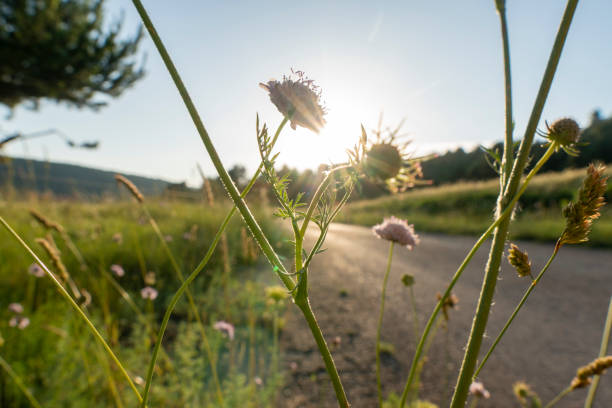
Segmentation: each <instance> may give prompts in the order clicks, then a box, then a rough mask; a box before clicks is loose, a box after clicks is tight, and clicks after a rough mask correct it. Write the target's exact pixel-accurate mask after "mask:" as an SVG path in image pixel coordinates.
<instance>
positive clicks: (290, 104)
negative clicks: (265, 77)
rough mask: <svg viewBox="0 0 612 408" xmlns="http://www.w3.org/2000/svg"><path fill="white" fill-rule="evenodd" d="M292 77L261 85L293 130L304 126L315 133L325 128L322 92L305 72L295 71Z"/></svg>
mask: <svg viewBox="0 0 612 408" xmlns="http://www.w3.org/2000/svg"><path fill="white" fill-rule="evenodd" d="M291 73H292V74H293V75H295V76H296V79H295V80H294V79H293V78H292V77H291V75H289V76H283V80H282V81H276V80H270V81H268V82H267V83H265V84H264V83H260V84H259V86H261V87H262V88H263V89H265V90H266V91H268V93H269V94H270V100H271V101H272V103H273V104H274V105H275V106H276V108H277V109H278V111H279V112H280V113H282V114H283V116H285V117H286V118H288V119H289V120H290V121H291V128H292V129H294V130H295V128H296V126H302V127H304V128H306V129H310V130H312V131H313V132H315V133H319V130H320V129H321V128H322V127H323V126H325V119H324V118H323V116H324V115H325V108H324V107H323V106H321V91H320V89H319V87H317V86H316V85H314V82H313V80H312V79H308V78H307V77H306V76H305V75H304V72H302V71H293V70H291Z"/></svg>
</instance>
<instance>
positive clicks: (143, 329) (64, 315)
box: [0, 201, 283, 407]
mask: <svg viewBox="0 0 612 408" xmlns="http://www.w3.org/2000/svg"><path fill="white" fill-rule="evenodd" d="M30 208H32V209H36V210H37V211H39V212H40V213H42V214H44V215H45V216H46V217H48V218H49V219H51V220H53V221H56V222H58V223H60V224H61V225H62V226H63V227H64V228H65V230H66V232H67V233H68V235H69V236H70V238H71V240H72V241H74V244H75V246H76V248H77V249H78V251H79V252H81V253H82V255H83V257H84V259H85V263H86V268H84V267H82V266H81V265H80V264H79V262H78V261H77V258H76V257H75V256H74V255H73V252H72V251H71V250H70V249H69V247H67V245H66V244H65V242H64V240H63V239H62V237H61V234H58V233H57V232H56V231H49V230H46V229H45V228H44V227H43V226H42V225H40V224H39V223H37V222H36V221H35V220H34V219H33V218H32V217H31V216H30V215H29V213H28V210H29V209H30ZM149 210H150V211H151V213H152V214H153V216H154V218H155V219H156V220H157V221H158V223H159V226H160V228H161V230H162V232H163V234H164V237H165V239H166V241H167V244H168V245H169V247H170V249H171V250H172V252H173V253H174V254H175V256H176V258H177V260H178V263H179V265H180V267H181V269H182V270H183V274H184V275H185V276H186V275H188V274H189V273H190V272H191V270H192V269H193V268H194V267H195V266H196V265H197V264H198V262H199V261H200V259H201V258H202V256H203V255H204V253H205V251H206V250H207V248H208V246H209V244H210V241H211V240H212V237H213V235H214V233H215V232H216V230H217V228H218V226H219V225H220V223H221V220H222V218H223V217H224V215H225V214H226V212H227V210H228V208H227V207H222V206H216V207H215V208H212V209H211V208H207V206H206V205H204V204H201V203H199V204H185V203H176V202H167V203H158V204H155V205H150V206H149ZM0 214H1V215H2V216H3V217H4V218H5V219H6V220H7V221H8V222H9V223H10V224H11V225H12V226H13V227H14V228H15V230H17V232H18V233H19V234H20V235H21V236H22V237H23V238H24V239H25V241H26V242H27V243H28V244H30V245H31V246H32V248H33V249H34V250H35V251H36V252H37V253H38V254H39V255H40V256H41V258H42V259H43V261H44V262H45V263H46V264H48V265H49V266H51V269H52V270H54V271H55V272H57V270H56V269H55V268H54V267H53V264H52V262H50V259H49V258H48V257H47V256H46V255H45V253H44V251H43V250H42V248H41V247H40V246H39V245H38V244H36V243H35V241H34V240H35V238H37V237H48V238H49V239H52V240H53V241H54V242H55V244H56V245H57V248H58V249H59V250H60V251H61V260H62V261H63V262H64V263H65V266H66V268H67V270H68V271H69V273H70V276H71V278H72V279H73V280H74V281H75V283H76V284H77V286H78V287H79V288H80V289H84V290H87V291H88V292H89V293H91V297H92V300H91V304H90V305H89V306H88V307H87V308H86V310H87V313H88V314H89V315H90V316H91V319H92V321H93V322H94V323H95V325H96V326H97V328H98V329H99V331H100V332H101V333H102V335H103V336H104V337H105V338H106V339H107V341H108V342H109V344H110V346H111V347H112V348H113V350H114V351H115V352H116V354H117V355H118V357H119V359H120V360H121V361H122V363H123V365H124V366H125V367H126V369H127V371H128V372H129V374H130V376H131V377H132V378H133V379H134V381H135V382H136V384H142V378H144V377H145V373H146V368H147V364H148V362H149V358H150V355H151V347H152V344H153V343H154V340H155V338H156V333H157V330H158V327H159V322H160V320H161V317H162V315H163V313H164V307H165V305H167V303H168V301H169V299H170V297H171V296H172V295H173V294H174V292H175V291H176V289H177V288H178V286H179V280H178V279H177V277H176V275H175V273H174V271H173V269H172V267H171V264H170V262H169V259H168V257H167V256H166V254H165V252H164V250H163V247H162V244H161V242H160V241H159V240H158V239H157V236H156V235H155V233H154V232H153V230H152V228H151V226H150V224H149V223H148V222H146V220H147V219H146V218H145V217H144V215H143V212H142V210H141V209H140V207H139V206H138V205H137V204H133V203H128V202H124V203H121V202H119V203H117V202H109V203H101V204H79V203H75V202H52V203H49V202H43V201H31V202H15V203H8V204H7V203H4V204H0ZM258 219H260V220H264V225H263V227H264V229H265V230H266V231H267V232H268V234H269V235H268V236H269V237H271V240H272V242H273V243H275V244H276V245H277V246H280V245H281V244H280V242H281V239H280V236H279V235H278V233H277V232H276V231H277V230H278V229H277V228H276V227H274V226H273V225H272V223H271V219H270V218H267V217H266V216H265V215H263V214H259V218H258ZM226 232H227V243H228V244H227V257H225V256H224V250H223V248H222V247H223V245H222V244H221V245H219V247H218V248H217V251H216V252H215V254H214V256H213V258H212V259H211V262H210V263H209V265H208V267H207V268H206V269H205V270H204V271H203V272H202V274H201V275H200V276H199V277H198V279H197V280H196V281H195V282H194V283H193V285H192V288H191V289H192V292H193V294H194V298H195V303H196V305H197V309H198V310H199V311H200V315H201V317H202V320H203V322H204V326H205V331H206V333H207V340H208V342H209V343H210V347H211V349H212V352H213V355H214V356H215V360H216V362H215V366H216V368H217V370H218V372H219V378H220V382H221V386H222V387H221V388H222V389H223V396H224V405H223V406H224V407H268V406H274V399H275V398H276V393H277V391H278V388H279V387H280V385H281V384H282V374H280V370H278V369H276V368H275V365H277V362H278V359H277V357H278V348H277V341H276V340H277V338H278V337H277V336H275V335H274V332H273V326H274V325H275V323H276V324H281V323H282V321H281V320H280V317H279V315H280V313H281V312H282V310H283V306H282V305H278V304H272V303H271V302H270V301H269V299H267V298H266V295H265V288H266V287H267V286H269V285H270V284H273V283H275V280H274V276H273V274H272V273H267V272H268V271H267V268H268V266H267V264H266V263H264V262H263V261H262V260H261V259H259V257H258V249H257V248H256V247H255V244H254V243H253V242H252V241H251V240H250V238H247V234H246V231H245V230H244V229H243V227H242V223H241V220H240V219H239V218H238V217H235V219H234V220H233V222H232V223H231V224H230V226H229V228H228V229H227V230H226ZM0 236H1V237H2V238H1V239H0V254H1V262H0V339H1V340H0V343H2V345H1V346H0V357H2V358H3V359H4V360H5V361H6V362H7V363H8V364H9V365H10V366H11V368H12V370H13V371H14V372H15V373H16V374H17V376H18V377H19V378H20V380H21V381H22V382H23V384H24V385H25V386H26V387H27V388H28V389H29V390H30V391H31V392H32V394H33V395H34V397H35V398H36V399H37V400H38V401H39V402H41V404H42V405H43V406H70V407H107V406H119V407H121V406H129V407H133V406H136V398H135V396H134V394H133V393H132V392H131V390H130V388H129V387H128V385H127V383H126V381H125V380H124V378H123V377H122V376H121V374H120V373H119V371H118V370H117V367H116V366H114V365H113V363H111V362H110V361H109V360H108V358H107V357H106V355H105V354H104V353H103V351H102V349H101V347H100V346H99V344H98V343H97V342H96V340H95V339H94V337H93V336H92V335H91V334H90V333H89V332H88V330H87V328H86V326H85V325H84V324H83V321H82V320H80V319H79V318H78V316H77V315H76V313H75V311H74V310H73V309H71V307H70V306H69V305H68V303H67V302H66V301H65V300H64V299H63V298H62V297H60V295H59V293H58V291H57V289H56V288H55V287H54V286H53V284H52V282H51V280H50V279H49V278H48V277H47V276H44V277H40V278H38V277H35V276H33V275H32V274H30V273H28V267H29V266H30V265H31V264H32V259H31V258H30V257H29V256H28V255H27V253H26V252H25V251H24V250H23V249H22V248H21V247H20V246H19V245H18V244H17V243H16V241H15V240H14V239H12V238H11V236H10V235H9V234H8V233H7V232H6V231H5V230H4V229H2V230H1V231H0ZM281 251H282V248H281ZM113 264H117V265H121V266H122V267H123V269H124V271H125V274H124V275H123V276H121V277H119V276H117V275H116V274H114V273H113V272H111V270H110V267H111V265H113ZM262 271H263V272H262ZM150 272H154V274H155V282H154V283H153V282H152V280H151V278H152V276H151V275H150ZM260 272H261V273H260ZM147 274H149V275H147ZM146 280H148V283H145V281H146ZM145 286H150V287H153V288H155V289H156V290H157V291H158V296H157V298H156V299H154V300H149V299H144V298H143V296H142V295H141V290H142V289H143V288H144V287H145ZM122 293H123V295H122ZM12 303H19V304H20V305H22V307H23V312H21V313H15V312H14V310H13V311H11V310H9V305H10V304H12ZM11 308H13V309H14V306H11ZM15 317H19V318H20V319H21V320H19V321H23V319H24V318H27V319H29V325H27V327H22V328H21V329H20V328H19V327H14V326H15V325H14V324H15V322H16V321H15V320H14V318H15ZM12 319H13V322H12V323H11V320H12ZM221 320H222V321H227V322H230V323H231V324H233V325H234V327H235V330H236V331H235V338H234V339H233V340H230V339H229V338H228V337H227V336H226V335H224V334H223V333H221V332H220V331H218V330H215V329H214V328H213V325H214V323H215V322H217V321H221ZM198 327H199V326H198ZM163 344H164V351H163V352H162V353H161V354H160V358H159V360H158V365H157V368H156V370H155V377H154V381H153V388H152V395H151V397H152V399H151V404H152V406H160V407H161V406H164V407H182V406H210V405H214V406H220V405H218V404H217V399H216V398H217V397H216V395H215V387H214V384H213V382H212V377H211V371H210V370H211V368H210V362H209V360H208V359H207V358H206V353H205V352H204V351H203V347H204V346H203V340H202V337H201V335H200V331H198V330H197V329H196V324H195V323H194V316H193V315H192V313H191V310H190V309H189V307H188V303H187V302H186V301H185V299H183V300H181V301H180V302H179V304H178V305H177V308H176V311H175V314H174V316H173V319H172V320H171V321H170V325H169V327H168V330H167V332H166V337H165V341H164V343H163ZM15 384H16V383H15V381H14V379H13V378H11V377H10V376H9V375H8V374H7V372H6V371H5V370H0V406H7V407H8V406H11V407H20V406H28V405H29V404H28V402H27V400H26V399H25V397H24V395H23V393H22V392H21V391H20V390H19V388H18V387H17V386H16V385H15ZM138 387H141V388H142V385H138Z"/></svg>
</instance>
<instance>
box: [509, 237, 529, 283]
mask: <svg viewBox="0 0 612 408" xmlns="http://www.w3.org/2000/svg"><path fill="white" fill-rule="evenodd" d="M508 262H510V265H512V266H514V269H516V273H518V276H519V277H521V278H522V277H524V276H529V275H531V261H530V260H529V257H528V256H527V252H522V251H521V250H520V249H519V247H517V246H516V245H514V244H510V249H509V250H508Z"/></svg>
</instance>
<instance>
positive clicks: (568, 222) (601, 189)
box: [557, 164, 607, 247]
mask: <svg viewBox="0 0 612 408" xmlns="http://www.w3.org/2000/svg"><path fill="white" fill-rule="evenodd" d="M604 172H605V166H603V165H601V164H598V165H596V166H595V165H593V164H591V165H589V167H588V168H587V176H586V177H585V179H584V181H583V183H582V187H580V190H579V191H578V200H577V201H572V202H571V203H569V204H568V205H567V206H566V207H565V208H564V209H563V216H564V217H565V229H564V230H563V234H562V235H561V238H559V242H558V243H557V247H560V246H561V245H563V244H578V243H581V242H585V241H588V239H589V238H588V235H589V233H590V232H591V226H592V224H593V220H595V219H597V218H599V215H600V214H599V209H600V208H601V207H602V206H603V205H604V198H603V195H604V194H605V192H606V182H607V177H605V176H604Z"/></svg>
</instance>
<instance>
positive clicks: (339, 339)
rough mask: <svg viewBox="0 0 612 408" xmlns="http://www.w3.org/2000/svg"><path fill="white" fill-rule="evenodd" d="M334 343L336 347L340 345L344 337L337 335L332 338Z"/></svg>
mask: <svg viewBox="0 0 612 408" xmlns="http://www.w3.org/2000/svg"><path fill="white" fill-rule="evenodd" d="M332 344H333V346H334V347H340V345H341V344H342V337H340V336H336V337H334V338H333V339H332Z"/></svg>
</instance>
